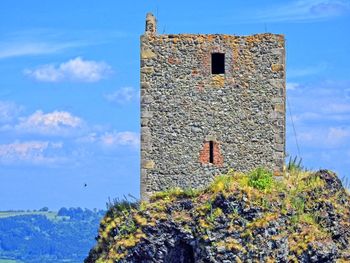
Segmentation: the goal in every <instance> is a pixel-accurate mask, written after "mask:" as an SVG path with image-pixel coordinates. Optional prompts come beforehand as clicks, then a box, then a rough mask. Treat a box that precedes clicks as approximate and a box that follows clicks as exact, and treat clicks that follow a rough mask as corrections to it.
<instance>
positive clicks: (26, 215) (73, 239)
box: [0, 208, 104, 263]
mask: <svg viewBox="0 0 350 263" xmlns="http://www.w3.org/2000/svg"><path fill="white" fill-rule="evenodd" d="M103 215H104V211H102V210H99V211H97V210H94V211H91V210H88V209H84V210H83V209H81V208H69V209H67V208H61V209H60V210H59V211H58V212H52V211H48V209H47V208H44V209H41V210H40V211H3V212H0V263H19V262H26V263H34V262H35V263H37V262H43V263H51V262H52V263H53V262H57V263H60V262H65V263H77V262H82V261H83V259H84V257H86V254H87V253H88V251H89V248H90V247H91V246H92V245H93V244H94V243H95V236H96V235H97V229H98V226H99V221H100V219H101V217H102V216H103Z"/></svg>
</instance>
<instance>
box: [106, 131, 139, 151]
mask: <svg viewBox="0 0 350 263" xmlns="http://www.w3.org/2000/svg"><path fill="white" fill-rule="evenodd" d="M101 142H102V144H103V145H105V146H108V147H110V146H119V145H130V146H134V147H136V146H138V145H139V143H140V136H139V135H138V134H137V133H134V132H112V133H105V134H104V135H102V136H101Z"/></svg>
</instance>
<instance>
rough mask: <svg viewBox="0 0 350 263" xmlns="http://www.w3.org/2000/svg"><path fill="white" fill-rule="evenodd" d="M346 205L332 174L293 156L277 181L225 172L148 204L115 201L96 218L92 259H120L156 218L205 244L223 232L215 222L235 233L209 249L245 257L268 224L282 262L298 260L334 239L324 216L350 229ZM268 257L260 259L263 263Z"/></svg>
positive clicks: (261, 173) (258, 173)
mask: <svg viewBox="0 0 350 263" xmlns="http://www.w3.org/2000/svg"><path fill="white" fill-rule="evenodd" d="M330 182H332V183H330ZM337 184H338V185H337ZM332 187H333V188H332ZM346 202H348V204H349V203H350V197H349V195H348V194H347V193H346V191H344V189H343V188H342V187H341V184H340V181H339V180H338V179H337V178H336V175H335V174H333V173H331V172H329V171H323V172H318V173H315V172H311V171H306V170H305V169H304V168H303V167H302V166H301V162H297V159H295V158H294V159H292V160H291V161H290V164H289V165H288V166H287V169H286V171H285V172H284V174H283V176H280V178H279V179H278V180H275V179H274V177H273V175H272V173H271V172H269V171H267V170H265V169H263V168H258V169H256V170H254V171H252V172H250V173H248V174H244V173H239V172H235V171H233V170H230V171H229V172H228V173H227V174H225V175H221V176H217V177H216V178H215V180H214V181H213V183H212V184H211V185H210V186H208V187H207V188H206V189H202V190H193V189H187V190H182V189H180V188H174V189H170V190H167V191H164V192H158V193H156V194H155V195H153V196H152V197H151V199H150V202H149V203H145V202H141V203H138V202H127V201H123V202H115V203H114V204H113V205H112V206H111V207H110V209H109V211H108V212H107V214H106V216H105V217H104V219H103V220H102V221H101V227H100V230H99V239H98V243H97V245H96V247H95V248H94V249H93V250H91V251H90V257H93V258H94V260H96V262H114V261H118V260H120V259H123V258H126V257H127V256H128V253H129V250H130V249H131V248H133V247H135V246H137V244H139V242H141V241H142V240H143V238H144V237H146V236H147V234H148V232H147V231H148V229H149V228H150V227H151V228H152V227H154V231H156V229H157V227H158V226H159V224H161V223H162V222H172V224H176V225H178V226H182V228H183V231H185V232H189V233H191V234H192V235H193V236H198V238H199V242H205V244H208V242H209V241H208V240H209V236H208V235H209V233H210V232H213V231H214V232H215V231H216V229H222V225H221V224H222V223H221V222H226V223H225V225H228V228H227V230H226V231H227V232H228V233H236V234H235V238H233V237H230V238H228V237H227V238H224V239H223V240H220V241H215V242H214V241H213V242H212V243H211V245H212V246H213V247H220V249H223V248H224V249H228V250H230V251H234V252H235V253H240V257H242V258H244V257H245V256H247V255H248V253H251V252H249V251H254V250H256V249H258V248H257V247H254V245H253V244H252V243H251V242H252V240H254V237H255V236H256V235H257V233H260V232H259V231H260V230H261V229H268V228H269V227H271V226H272V225H274V226H277V227H275V228H274V229H275V230H274V231H277V233H276V234H275V236H273V237H272V238H273V240H288V243H287V244H288V246H289V253H290V254H289V256H288V260H289V261H290V262H297V261H298V260H299V259H300V258H299V256H300V255H302V254H303V253H304V252H305V251H306V250H308V249H310V247H311V245H312V244H326V243H327V242H329V241H330V240H331V239H332V232H331V231H332V230H330V229H328V228H327V224H328V223H327V222H328V221H327V220H329V219H328V213H336V218H337V220H338V221H339V222H337V224H339V226H340V227H341V228H343V229H348V228H349V227H350V222H349V221H348V219H349V217H350V209H349V207H348V206H344V203H346ZM327 209H331V210H329V212H328V210H327ZM244 211H245V212H244ZM249 211H253V212H249ZM254 211H255V212H254ZM257 211H259V212H257ZM247 213H248V214H249V213H252V214H251V215H248V216H247V215H246V214H247ZM220 231H221V230H220ZM281 242H282V241H281ZM283 242H285V241H283ZM209 243H210V242H209ZM271 260H272V259H271V258H270V257H269V258H266V262H273V261H271ZM340 260H341V259H340ZM87 262H95V261H87ZM340 262H341V261H340Z"/></svg>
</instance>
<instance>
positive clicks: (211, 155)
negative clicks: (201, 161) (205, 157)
mask: <svg viewBox="0 0 350 263" xmlns="http://www.w3.org/2000/svg"><path fill="white" fill-rule="evenodd" d="M209 163H214V142H213V141H210V142H209Z"/></svg>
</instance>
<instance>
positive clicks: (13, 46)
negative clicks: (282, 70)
mask: <svg viewBox="0 0 350 263" xmlns="http://www.w3.org/2000/svg"><path fill="white" fill-rule="evenodd" d="M149 11H151V12H153V13H154V14H155V15H156V16H157V18H158V32H159V33H226V34H236V35H249V34H254V33H263V32H272V33H282V34H285V36H286V39H287V45H286V46H287V94H288V101H289V104H290V108H288V112H289V109H290V110H291V112H292V116H293V120H294V124H295V128H296V133H297V141H298V143H299V146H300V147H299V148H300V155H301V156H302V157H303V160H304V165H305V166H306V167H308V168H311V169H318V168H329V169H332V170H334V171H336V172H338V173H339V175H340V176H341V177H344V176H347V177H348V178H349V179H350V169H349V168H350V66H349V61H350V36H349V33H350V32H349V27H350V2H349V1H345V0H328V1H327V0H310V1H304V0H300V1H252V0H249V1H232V0H231V1H220V4H214V2H212V1H183V0H180V1H167V2H165V1H132V0H131V1H112V0H104V1H82V0H75V1H68V0H62V1H43V0H41V1H39V0H30V1H29V0H25V1H21V4H20V5H19V4H18V2H16V1H10V0H3V1H2V2H1V8H0V76H1V78H0V180H1V181H0V182H1V183H0V210H5V209H38V208H41V207H43V206H48V207H50V208H52V209H58V208H60V207H62V206H81V207H89V208H93V207H98V208H103V207H105V203H106V201H107V199H108V197H111V198H114V197H122V196H123V195H127V194H128V193H130V194H132V195H134V196H137V197H138V194H139V117H140V116H139V66H140V65H139V47H140V43H139V37H140V35H141V34H142V33H143V31H144V24H145V16H146V13H147V12H149ZM287 116H288V121H287V152H288V153H289V154H290V155H292V156H295V155H299V152H298V150H297V147H296V142H295V141H296V138H295V136H294V132H293V129H292V126H291V121H290V116H289V115H287ZM84 184H87V187H84Z"/></svg>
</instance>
